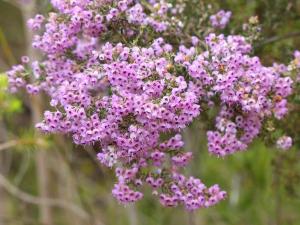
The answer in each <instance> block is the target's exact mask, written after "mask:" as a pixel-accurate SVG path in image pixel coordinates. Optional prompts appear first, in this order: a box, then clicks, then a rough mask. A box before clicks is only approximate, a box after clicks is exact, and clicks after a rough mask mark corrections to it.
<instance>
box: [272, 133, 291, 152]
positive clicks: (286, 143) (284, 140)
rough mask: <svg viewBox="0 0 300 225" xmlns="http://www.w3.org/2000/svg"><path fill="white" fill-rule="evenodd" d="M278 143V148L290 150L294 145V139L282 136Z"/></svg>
mask: <svg viewBox="0 0 300 225" xmlns="http://www.w3.org/2000/svg"><path fill="white" fill-rule="evenodd" d="M276 144H277V148H279V149H282V150H288V149H289V148H291V147H292V145H293V141H292V138H291V137H288V136H282V137H281V138H279V139H278V140H277V142H276Z"/></svg>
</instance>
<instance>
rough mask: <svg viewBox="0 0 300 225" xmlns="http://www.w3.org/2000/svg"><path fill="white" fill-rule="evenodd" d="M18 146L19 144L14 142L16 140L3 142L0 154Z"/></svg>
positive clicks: (0, 146)
mask: <svg viewBox="0 0 300 225" xmlns="http://www.w3.org/2000/svg"><path fill="white" fill-rule="evenodd" d="M18 144H19V142H18V141H16V140H13V141H8V142H5V143H3V144H0V152H1V151H4V150H6V149H9V148H12V147H15V146H16V145H18Z"/></svg>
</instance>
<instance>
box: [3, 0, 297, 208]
mask: <svg viewBox="0 0 300 225" xmlns="http://www.w3.org/2000/svg"><path fill="white" fill-rule="evenodd" d="M51 3H52V5H53V6H54V7H55V8H56V10H57V13H50V14H49V17H47V18H44V16H42V15H37V16H35V17H34V18H33V19H31V20H29V21H28V25H29V27H31V28H32V29H33V30H42V33H41V34H40V35H37V36H35V38H34V42H33V47H35V48H37V49H39V50H41V51H42V52H43V53H44V54H45V56H46V59H45V60H44V61H33V62H32V61H30V59H29V58H28V57H23V58H22V64H21V65H17V66H14V67H13V68H12V70H10V71H9V72H8V73H7V74H8V77H9V82H10V89H11V91H16V90H17V89H18V88H20V87H25V88H26V90H27V91H28V92H29V93H30V94H38V93H39V92H41V91H44V92H45V93H47V94H48V95H49V96H50V98H51V101H50V105H51V106H52V107H53V108H52V111H46V112H45V114H44V120H43V121H42V122H41V123H39V124H37V125H36V126H37V128H39V129H40V130H42V131H44V132H47V133H64V134H68V135H71V136H72V138H73V140H74V143H76V144H78V145H92V146H99V147H100V148H99V153H98V155H97V157H98V159H99V161H100V162H101V163H102V164H103V165H105V166H107V167H115V168H116V176H117V179H118V182H117V184H115V186H114V188H113V191H112V194H113V196H114V197H115V198H116V199H118V201H119V202H121V203H130V202H135V201H138V200H140V199H141V198H142V197H143V193H142V192H141V190H142V189H141V186H144V185H146V186H149V187H150V188H151V189H152V193H153V195H155V196H157V197H158V199H159V201H160V203H161V204H162V205H163V206H167V207H174V206H177V205H180V204H181V205H184V206H185V207H186V208H187V209H188V210H195V209H198V208H201V207H209V206H212V205H214V204H216V203H218V202H219V201H220V200H223V199H224V198H225V197H226V193H225V192H224V191H222V190H221V189H220V187H219V186H218V185H213V186H211V187H207V186H205V185H204V184H203V183H202V181H201V180H199V179H197V178H194V177H186V176H185V175H184V174H183V169H184V168H185V167H186V166H187V165H188V164H189V162H190V160H191V159H192V157H193V156H192V152H189V151H186V150H185V148H184V141H183V139H182V136H181V131H182V130H183V129H184V128H186V127H187V126H188V125H189V124H190V123H192V122H193V121H194V120H195V119H196V118H197V117H199V116H200V117H201V115H202V113H205V111H206V110H207V108H215V109H217V111H218V114H217V115H216V117H215V121H214V122H215V128H214V129H211V130H209V131H207V138H208V149H209V151H210V152H211V153H213V154H215V155H217V156H225V155H228V154H232V153H235V152H237V151H243V150H246V149H247V147H248V145H249V144H250V143H251V142H252V141H253V139H254V138H255V137H257V136H258V135H259V133H260V131H261V129H262V126H263V123H264V121H265V119H267V118H270V117H273V116H274V117H276V118H277V119H281V118H283V117H284V116H285V114H286V113H287V111H288V108H287V97H288V96H289V95H290V94H291V93H292V83H293V82H292V80H291V79H290V78H289V77H284V76H282V74H283V73H284V71H282V70H280V69H279V66H277V65H276V64H274V66H273V67H265V66H263V65H262V63H261V62H260V60H259V58H258V57H255V56H251V55H250V51H251V48H252V47H251V45H250V44H248V43H247V42H246V39H245V37H243V36H239V35H236V36H227V37H226V36H224V35H216V34H213V33H212V34H209V35H208V36H207V37H205V38H204V40H201V37H196V36H193V34H191V35H190V34H187V35H186V36H188V37H187V40H182V44H181V45H178V46H177V45H176V44H170V43H168V41H167V37H170V35H175V36H176V34H177V32H179V31H180V30H181V29H182V27H183V25H184V24H182V22H180V20H179V19H178V18H177V17H176V13H177V12H180V10H175V9H177V8H178V7H177V6H173V5H172V4H170V3H167V2H166V1H154V0H152V1H134V0H124V1H113V0H101V1H100V0H99V1H98V0H95V1H90V0H72V1H69V0H52V1H51ZM176 7H177V8H176ZM230 16H231V13H228V12H227V13H226V12H224V11H220V12H219V13H218V14H216V15H215V16H212V17H211V22H212V25H213V26H215V27H218V28H224V27H225V25H226V24H227V22H228V21H229V18H230ZM151 34H153V37H155V38H152V39H151V38H150V37H152V36H151ZM141 39H143V40H146V42H139V41H140V40H141ZM138 43H142V44H138ZM277 144H278V145H280V146H283V147H285V148H286V147H287V146H289V145H290V144H291V140H282V141H281V142H280V143H277Z"/></svg>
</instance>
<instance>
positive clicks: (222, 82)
mask: <svg viewBox="0 0 300 225" xmlns="http://www.w3.org/2000/svg"><path fill="white" fill-rule="evenodd" d="M206 44H207V46H208V50H207V51H204V52H203V53H201V54H200V55H198V54H197V53H196V52H197V51H196V50H195V47H192V48H190V49H187V48H185V47H183V46H182V47H181V48H180V52H179V53H178V54H177V56H176V57H175V60H176V61H177V62H179V63H181V64H182V65H183V66H184V67H185V68H186V70H187V71H188V75H189V76H190V77H191V78H192V80H193V86H194V88H195V90H194V91H195V93H197V94H198V98H199V99H200V100H201V101H202V103H205V102H207V104H208V105H209V106H212V105H218V107H219V108H220V110H219V114H218V116H217V117H216V123H215V127H216V130H215V131H208V133H207V136H208V148H209V151H210V152H211V153H213V154H216V155H219V156H224V155H227V154H231V153H234V152H236V151H242V150H246V149H247V146H248V144H249V143H251V142H252V140H253V139H254V138H255V137H257V135H258V134H259V133H260V129H261V126H262V122H263V121H264V119H265V118H266V117H270V116H272V115H274V116H275V117H276V118H277V119H281V118H282V117H283V116H284V115H285V114H286V113H287V111H288V109H287V100H286V97H288V96H289V95H290V94H291V93H292V83H293V81H292V79H291V78H289V77H282V76H281V73H280V72H278V70H276V68H273V67H265V66H263V65H262V64H261V62H260V61H259V59H258V58H257V57H250V56H249V52H250V50H251V46H250V45H249V44H247V43H246V41H245V38H244V37H242V36H228V37H224V36H223V35H219V36H216V35H215V34H210V35H209V36H208V37H207V38H206Z"/></svg>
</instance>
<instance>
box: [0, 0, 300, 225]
mask: <svg viewBox="0 0 300 225" xmlns="http://www.w3.org/2000/svg"><path fill="white" fill-rule="evenodd" d="M47 2H48V1H46V0H44V1H42V0H41V1H38V3H37V6H36V11H38V12H45V11H48V10H49V5H48V4H47ZM187 2H195V3H193V4H195V8H197V7H198V3H199V0H198V1H194V0H192V1H187ZM200 2H204V3H209V4H213V5H214V6H215V7H221V8H224V9H227V10H231V11H232V12H233V19H232V21H231V24H230V28H228V30H227V31H226V32H228V33H229V32H230V30H234V31H235V32H239V31H240V30H241V27H242V24H243V23H245V22H247V20H248V19H249V17H250V16H253V15H258V17H259V19H260V22H261V25H262V34H261V36H262V38H261V39H260V40H258V41H257V42H256V43H255V49H254V53H255V54H257V55H258V56H259V57H261V58H262V60H263V62H264V63H265V64H266V65H270V64H271V63H272V62H274V61H278V62H285V63H287V62H289V60H290V59H291V55H292V53H293V51H294V50H295V49H300V1H299V0H227V1H225V0H214V1H201V0H200ZM17 3H18V2H17V1H13V0H7V1H4V0H0V73H3V72H5V71H6V70H7V69H8V68H9V67H10V66H11V65H13V64H15V63H17V62H19V58H20V57H21V56H22V55H25V54H27V52H28V48H29V46H28V44H27V42H28V41H26V37H28V33H27V31H26V28H25V26H24V17H25V16H24V10H23V9H22V6H21V8H20V6H19V5H18V4H17ZM6 85H7V81H6V79H5V76H4V75H3V74H1V75H0V225H2V224H3V225H10V224H11V225H18V224H22V225H23V224H24V225H25V224H29V225H35V224H43V225H52V224H54V225H64V224H66V225H68V224H72V225H87V224H91V225H98V224H99V225H127V224H128V225H208V224H209V225H211V224H215V225H300V151H299V147H300V144H299V139H300V137H299V136H300V135H299V134H300V133H299V132H300V130H299V127H300V120H299V119H300V116H299V112H297V111H296V112H294V113H292V114H291V117H290V119H289V121H283V122H282V124H283V126H285V127H286V128H287V130H288V132H289V133H288V134H290V135H292V136H293V137H294V138H295V142H296V144H295V146H294V147H293V149H291V150H290V151H288V152H282V151H279V150H278V149H276V148H274V147H272V146H266V145H265V144H263V143H264V142H263V140H257V141H255V143H253V144H252V145H251V147H250V149H249V150H248V151H247V152H243V153H238V154H235V155H233V156H229V157H227V158H225V159H218V158H216V157H214V156H211V155H209V154H208V152H207V149H206V143H205V142H206V140H205V133H204V132H203V127H202V123H201V121H198V122H196V123H194V124H193V125H192V126H191V127H189V128H188V129H187V130H186V131H185V133H184V136H185V139H186V142H187V144H186V148H187V149H189V150H193V152H194V155H195V157H194V160H193V163H192V165H191V166H190V167H189V168H187V169H186V170H188V172H189V173H190V174H192V175H194V176H197V177H200V178H201V179H202V180H203V181H204V183H206V184H208V185H211V184H214V183H218V184H220V185H221V187H222V188H223V189H225V190H227V191H228V198H227V199H226V200H225V201H223V202H222V203H221V204H219V205H217V206H216V207H212V208H209V209H202V210H199V211H197V212H194V213H188V212H186V211H185V210H183V209H182V208H178V209H167V208H162V207H161V206H160V205H159V204H158V203H157V200H155V199H154V198H153V197H152V196H151V193H150V191H149V190H146V197H145V199H144V200H143V201H140V202H139V203H138V204H136V205H135V206H127V207H124V206H122V205H119V204H118V203H117V202H116V201H115V200H114V199H113V198H112V196H111V194H110V192H111V188H112V186H113V183H114V176H113V171H110V170H108V169H106V168H104V167H102V166H101V165H100V164H99V163H98V162H97V161H96V159H95V158H96V157H95V154H96V151H95V150H94V149H92V148H85V149H84V148H81V147H78V146H74V145H73V144H72V142H71V140H70V138H69V137H62V136H59V135H57V136H55V135H52V136H45V135H41V134H38V133H36V132H35V130H34V126H33V124H34V120H35V119H34V115H33V112H34V110H33V107H32V102H34V101H42V100H43V99H41V98H40V99H32V97H29V96H27V95H26V94H25V93H19V94H17V95H14V96H13V95H11V94H9V93H8V92H7V91H6Z"/></svg>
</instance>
